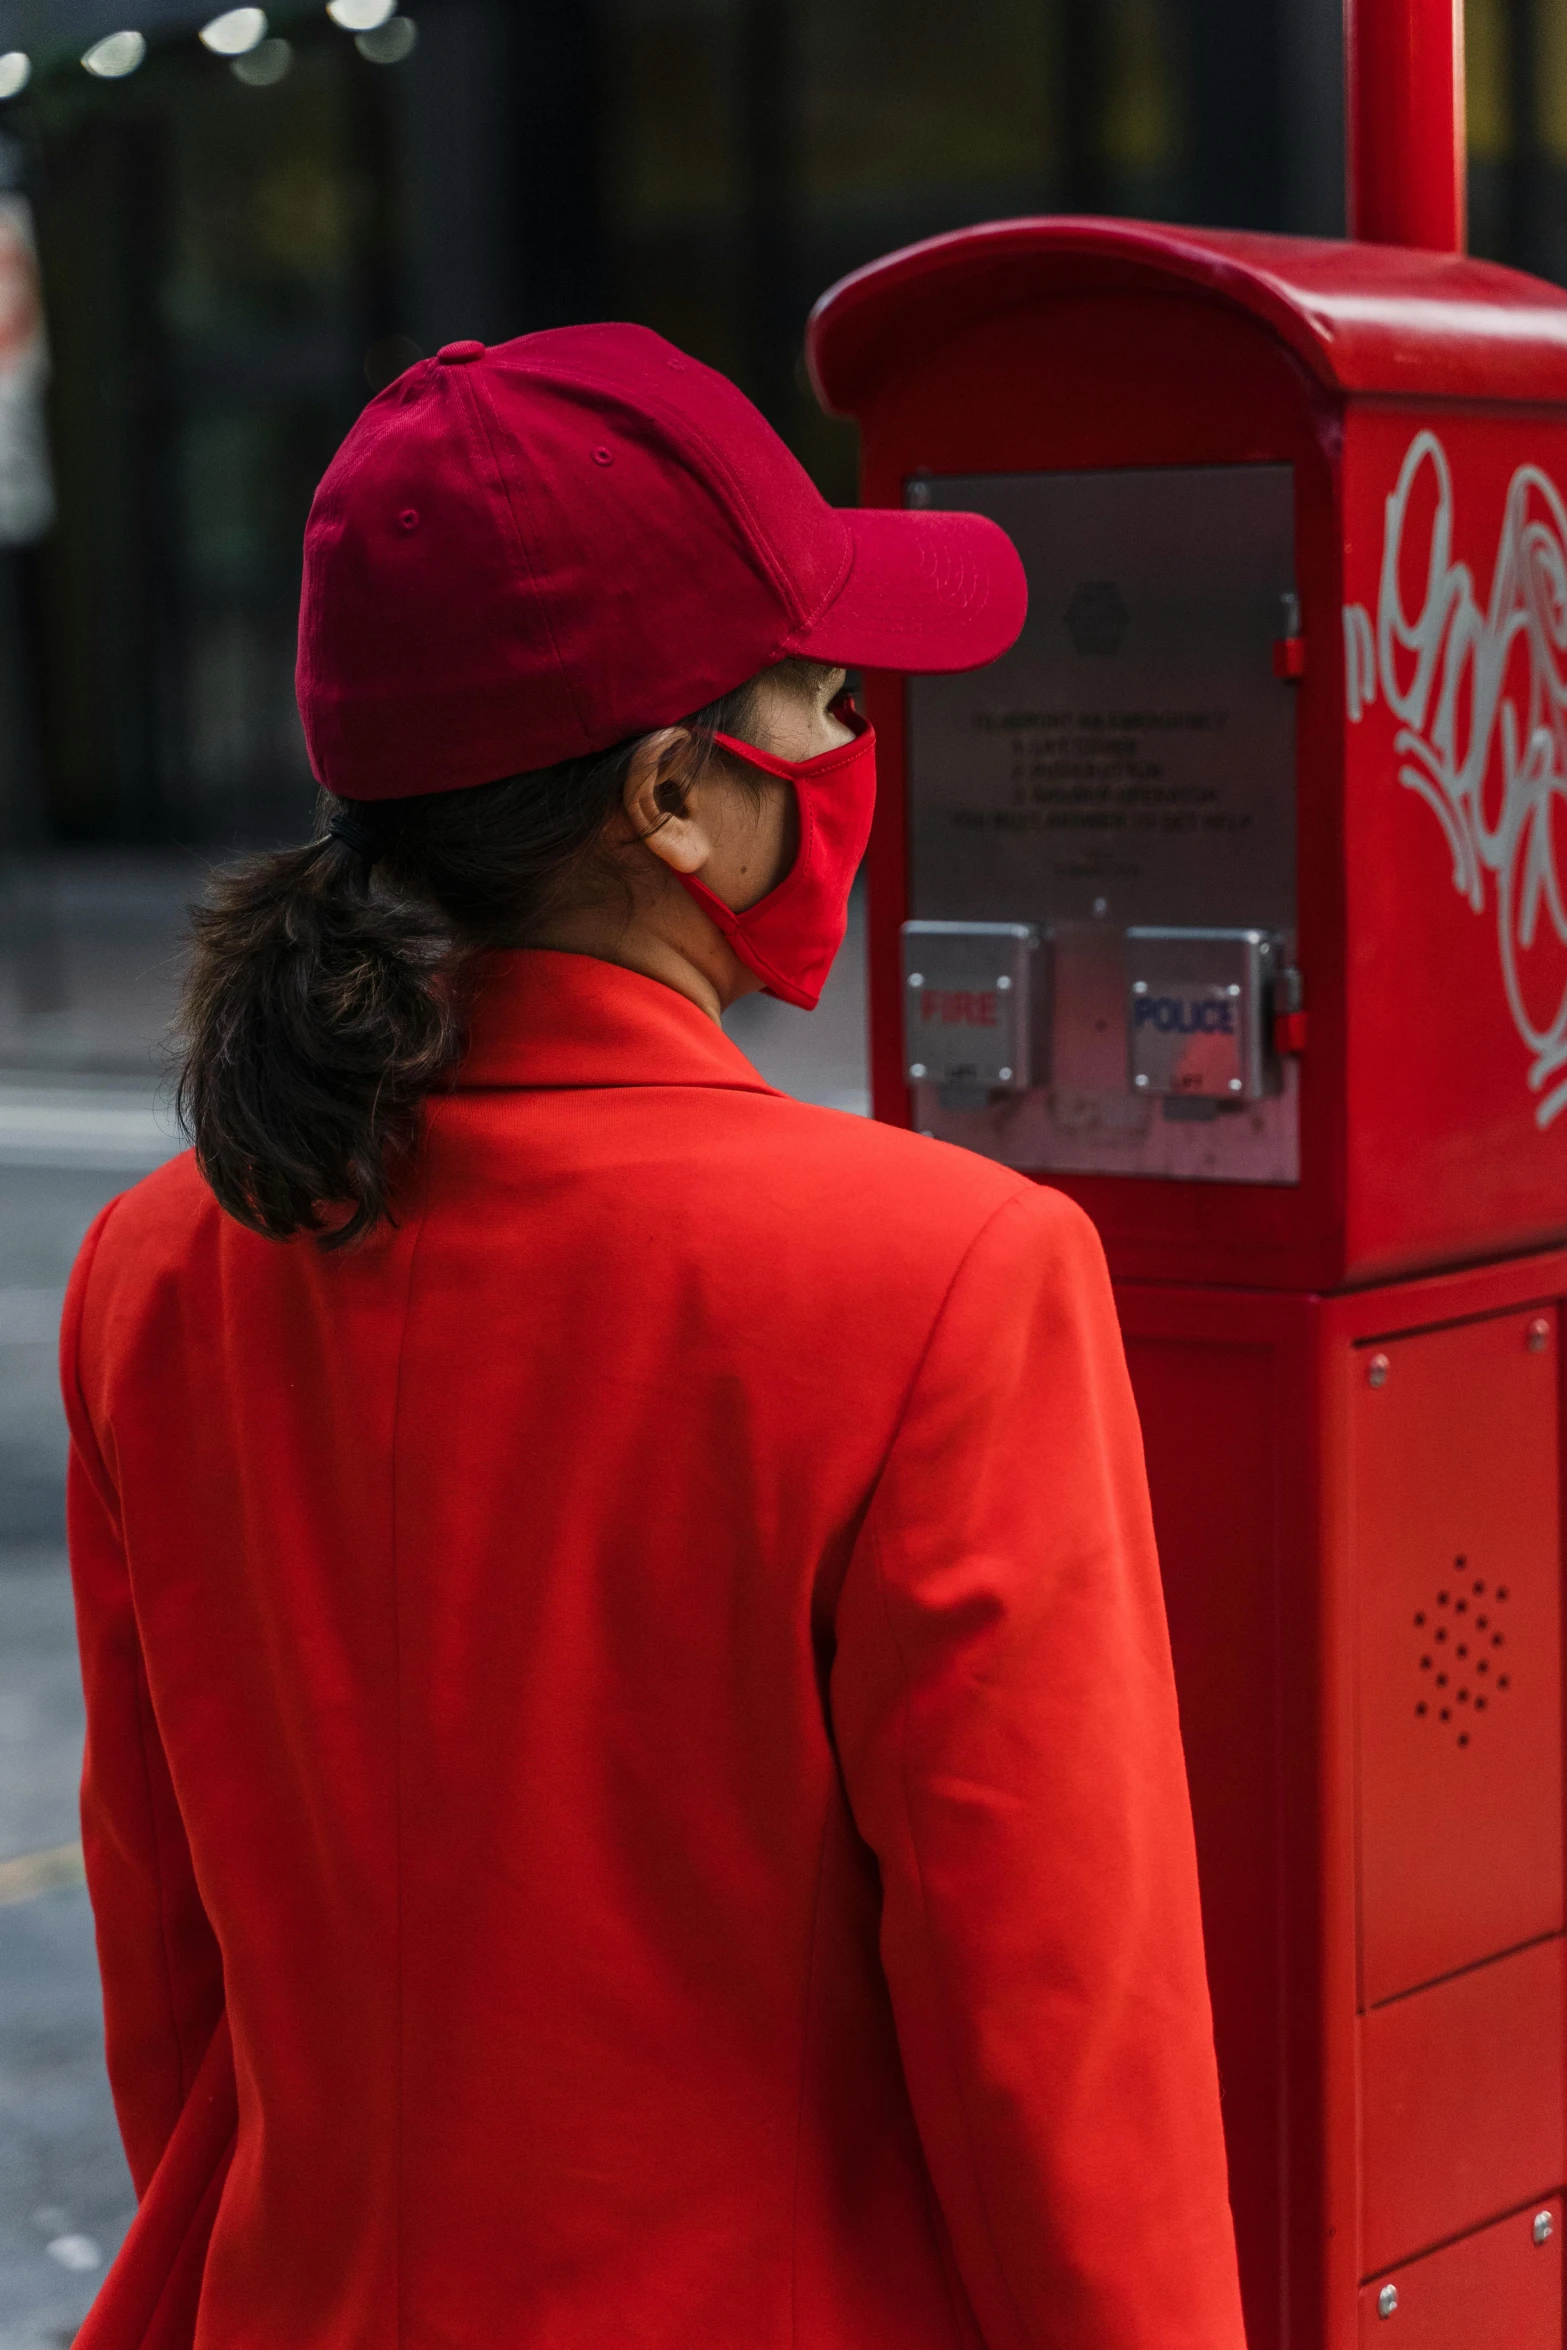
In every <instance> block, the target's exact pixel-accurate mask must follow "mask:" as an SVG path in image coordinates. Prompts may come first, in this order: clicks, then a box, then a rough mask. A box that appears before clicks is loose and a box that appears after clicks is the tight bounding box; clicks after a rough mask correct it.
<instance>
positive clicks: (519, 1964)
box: [64, 953, 1242, 2350]
mask: <svg viewBox="0 0 1567 2350" xmlns="http://www.w3.org/2000/svg"><path fill="white" fill-rule="evenodd" d="M64 1366H65V1390H66V1396H67V1401H68V1405H69V1409H70V1413H71V1418H72V1426H73V1430H74V1438H75V1445H74V1457H73V1464H72V1480H71V1496H70V1517H71V1543H72V1554H73V1562H74V1567H75V1574H76V1585H77V1594H78V1605H79V1613H80V1627H81V1644H82V1657H83V1664H84V1669H85V1676H86V1687H87V1706H88V1723H89V1740H88V1755H87V1765H86V1776H85V1783H84V1789H83V1820H84V1836H85V1843H86V1851H87V1866H88V1876H89V1882H90V1885H91V1888H92V1896H93V1903H94V1908H95V1911H96V1915H97V1922H98V1937H99V1952H100V1957H101V1961H102V1968H103V1979H104V1997H105V2005H106V2009H107V2016H108V2054H109V2068H110V2073H111V2077H112V2080H113V2085H114V2093H115V2099H116V2103H117V2107H118V2111H119V2115H120V2121H121V2125H122V2128H123V2131H124V2136H125V2143H126V2148H127V2151H128V2153H129V2156H130V2162H131V2168H132V2171H133V2173H134V2175H135V2179H136V2184H137V2187H138V2189H139V2190H140V2191H141V2194H142V2196H143V2203H142V2210H141V2214H140V2216H139V2218H138V2221H137V2224H136V2227H135V2228H134V2229H133V2231H132V2236H131V2239H130V2241H129V2243H128V2246H127V2250H126V2252H125V2254H123V2255H122V2258H121V2261H120V2263H119V2264H118V2265H117V2268H116V2270H115V2272H114V2274H113V2275H112V2276H111V2278H110V2280H109V2282H108V2284H107V2285H106V2287H105V2290H104V2294H103V2296H102V2297H101V2300H100V2304H99V2308H98V2311H97V2313H96V2315H95V2318H94V2319H93V2320H92V2321H91V2322H90V2324H89V2327H88V2330H87V2332H86V2333H85V2334H84V2335H83V2336H82V2337H81V2342H82V2344H83V2345H84V2346H86V2350H128V2346H129V2345H131V2344H133V2343H136V2344H139V2343H142V2342H151V2341H157V2342H159V2343H162V2342H169V2343H175V2342H185V2343H188V2342H189V2341H190V2340H191V2336H192V2329H193V2327H194V2332H195V2335H196V2337H197V2338H198V2340H199V2342H200V2345H201V2350H240V2346H241V2345H244V2346H245V2350H252V2346H253V2350H372V2346H374V2350H381V2346H385V2350H393V2346H394V2345H397V2344H403V2345H407V2346H408V2350H414V2346H417V2350H489V2346H493V2350H519V2346H526V2350H534V2346H537V2350H610V2346H611V2345H614V2346H617V2350H618V2346H621V2345H634V2346H635V2350H937V2346H938V2345H939V2346H940V2350H953V2346H954V2345H974V2344H979V2343H983V2344H986V2345H989V2346H990V2350H1025V2346H1027V2350H1042V2346H1045V2345H1050V2346H1056V2345H1059V2346H1060V2350H1239V2345H1240V2344H1241V2340H1242V2335H1241V2323H1240V2316H1239V2304H1238V2298H1237V2291H1236V2279H1235V2267H1234V2252H1233V2245H1232V2239H1231V2231H1230V2220H1229V2211H1228V2205H1227V2201H1226V2193H1225V2169H1224V2152H1223V2144H1222V2139H1221V2134H1220V2125H1219V2111H1218V2097H1217V2090H1216V2083H1215V2073H1214V2059H1213V2047H1212V2035H1211V2030H1210V2023H1209V2014H1208V2004H1207V1994H1206V1988H1205V1984H1204V1977H1203V1964H1202V1951H1201V1944H1200V1934H1199V1923H1198V1908H1197V1890H1196V1879H1195V1871H1194V1863H1193V1851H1192V1837H1191V1828H1190V1822H1189V1817H1188V1809H1187V1798H1186V1790H1185V1784H1184V1778H1183V1772H1182V1765H1181V1752H1180V1744H1179V1737H1178V1731H1177V1724H1176V1709H1175V1698H1174V1692H1173V1687H1172V1682H1171V1674H1170V1661H1169V1652H1168V1646H1167V1641H1166V1635H1165V1626H1164V1619H1163V1613H1162V1606H1161V1598H1160V1589H1159V1577H1158V1569H1157V1564H1156V1561H1155V1556H1154V1547H1153V1541H1152V1536H1151V1532H1150V1526H1149V1516H1148V1505H1147V1498H1146V1492H1145V1487H1144V1480H1143V1466H1142V1458H1141V1453H1140V1448H1139V1442H1138V1431H1137V1424H1136V1420H1135V1417H1134V1413H1133V1407H1132V1402H1131V1397H1130V1393H1129V1391H1128V1386H1127V1379H1126V1372H1125V1368H1124V1364H1123V1361H1122V1354H1121V1347H1120V1342H1119V1338H1118V1334H1117V1329H1116V1321H1115V1314H1114V1310H1113V1307H1112V1303H1111V1298H1110V1292H1109V1289H1108V1286H1107V1282H1106V1278H1105V1271H1104V1266H1103V1262H1102V1259H1101V1256H1100V1251H1099V1247H1098V1244H1097V1242H1096V1240H1095V1237H1094V1234H1093V1232H1092V1230H1091V1228H1090V1227H1089V1225H1088V1224H1087V1222H1086V1221H1085V1220H1084V1218H1083V1217H1082V1216H1081V1215H1080V1214H1079V1212H1078V1211H1077V1209H1076V1208H1074V1207H1072V1206H1071V1205H1069V1204H1068V1202H1067V1201H1066V1200H1064V1199H1063V1198H1061V1197H1060V1196H1059V1195H1058V1194H1056V1193H1054V1192H1051V1191H1046V1190H1041V1189H1039V1188H1038V1187H1036V1186H1035V1185H1033V1184H1031V1183H1029V1182H1026V1181H1025V1180H1023V1179H1022V1178H1020V1177H1018V1176H1017V1175H1014V1174H1012V1173H1010V1172H1008V1171H1007V1170H1006V1169H1003V1168H1000V1167H995V1166H992V1165H990V1164H989V1163H987V1162H986V1161H985V1160H983V1159H980V1158H977V1157H972V1156H969V1155H968V1154H966V1153H964V1152H961V1151H957V1150H951V1149H948V1148H947V1147H946V1146H945V1145H942V1144H938V1143H934V1142H928V1141H925V1140H922V1139H920V1138H918V1137H915V1136H912V1135H908V1134H903V1133H896V1132H893V1131H892V1130H890V1129H889V1128H887V1127H884V1126H877V1125H872V1124H870V1123H869V1122H867V1121H864V1120H861V1119H858V1118H852V1117H847V1116H843V1115H840V1114H837V1113H835V1112H832V1111H828V1110H819V1109H810V1108H806V1107H804V1106H802V1105H801V1104H799V1103H797V1102H794V1101H791V1100H789V1099H787V1098H785V1097H784V1096H782V1095H779V1094H777V1093H775V1092H774V1091H772V1089H771V1088H770V1087H768V1086H767V1085H765V1084H764V1083H763V1082H762V1080H761V1079H760V1078H759V1077H758V1076H757V1074H756V1072H755V1071H754V1070H753V1069H752V1068H751V1067H750V1065H749V1064H748V1063H747V1062H746V1061H745V1060H744V1059H743V1058H742V1056H741V1055H740V1053H739V1052H738V1051H736V1049H735V1047H734V1046H733V1045H732V1044H731V1043H730V1042H729V1041H728V1040H727V1038H725V1037H724V1035H723V1034H722V1033H721V1032H720V1031H719V1030H718V1029H717V1028H716V1027H715V1026H714V1025H713V1024H712V1023H711V1022H710V1021H708V1020H707V1019H705V1018H704V1017H703V1015H702V1014H701V1013H700V1012H698V1011H697V1010H696V1009H695V1008H694V1007H693V1006H692V1005H691V1004H689V1003H687V1002H686V1001H685V1000H684V999H683V998H682V997H680V996H678V995H676V994H674V993H673V992H672V991H671V990H670V989H668V988H665V987H662V986H660V985H658V984H657V983H655V982H654V981H652V980H649V979H644V978H641V977H638V976H637V975H635V974H633V973H629V972H626V971H623V970H619V969H617V968H615V967H613V966H611V965H609V964H606V963H601V962H597V961H593V960H590V959H588V958H586V957H579V956H573V955H561V954H548V953H519V954H511V955H505V956H499V957H497V958H496V959H495V965H494V970H493V974H492V976H491V979H490V981H489V984H488V988H487V992H486V994H485V996H484V998H483V999H482V1001H481V1004H480V1007H479V1011H478V1014H477V1016H476V1020H475V1029H474V1041H473V1046H472V1050H471V1052H470V1054H469V1057H468V1059H467V1061H466V1062H465V1064H464V1066H463V1070H462V1075H461V1080H460V1083H459V1085H458V1087H457V1089H456V1091H454V1092H453V1093H451V1094H450V1095H447V1096H445V1097H443V1098H442V1099H441V1100H439V1101H438V1102H437V1103H436V1104H435V1106H434V1107H433V1109H432V1111H431V1113H430V1118H429V1128H428V1139H427V1143H426V1146H425V1149H424V1152H423V1155H422V1160H421V1163H420V1165H419V1167H418V1169H417V1171H416V1174H415V1176H414V1177H413V1178H412V1179H411V1181H410V1184H409V1187H408V1196H407V1199H406V1203H405V1207H404V1210H403V1213H402V1215H401V1218H400V1221H399V1223H398V1226H397V1228H396V1229H395V1230H392V1231H385V1232H383V1233H381V1234H380V1235H378V1236H377V1237H375V1238H374V1239H373V1240H372V1241H371V1242H370V1243H369V1244H368V1245H366V1246H363V1247H360V1248H358V1249H354V1250H350V1251H347V1252H345V1253H343V1254H341V1255H326V1254H323V1253H322V1252H321V1251H320V1250H319V1249H318V1248H316V1247H315V1246H314V1245H313V1244H311V1243H310V1242H308V1241H298V1242H293V1243H287V1244H278V1243H276V1242H271V1241H267V1240H262V1239H259V1238H257V1237H256V1236H255V1235H254V1234H252V1233H249V1232H245V1231H243V1230H241V1229H240V1227H239V1226H238V1225H237V1224H234V1223H232V1222H231V1221H230V1220H229V1219H228V1218H227V1217H226V1216H224V1215H223V1214H222V1213H221V1212H220V1210H219V1209H218V1207H217V1206H216V1204H215V1203H214V1201H213V1200H212V1198H211V1197H210V1195H209V1194H208V1192H207V1191H206V1189H205V1187H204V1186H203V1184H202V1183H201V1181H200V1179H199V1177H198V1176H197V1174H196V1171H195V1168H194V1165H193V1163H192V1161H191V1160H190V1159H189V1158H188V1157H187V1158H183V1159H178V1160H176V1161H174V1162H173V1164H172V1165H170V1166H168V1167H166V1168H164V1169H163V1170H162V1171H161V1172H160V1173H158V1174H156V1175H153V1176H151V1177H149V1178H148V1180H147V1181H146V1182H145V1183H142V1184H139V1185H138V1186H137V1187H136V1189H135V1190H134V1191H132V1192H130V1193H128V1194H127V1195H126V1196H125V1197H124V1198H123V1199H121V1200H119V1201H117V1202H116V1203H115V1204H114V1205H112V1206H111V1207H110V1208H108V1209H107V1210H106V1211H105V1213H104V1214H103V1216H102V1217H101V1218H100V1219H99V1221H98V1223H97V1224H96V1225H95V1226H94V1228H93V1230H92V1232H91V1234H90V1235H89V1237H88V1240H87V1243H86V1245H85V1247H84V1248H83V1251H82V1255H81V1260H80V1262H79V1264H78V1267H77V1270H76V1274H75V1277H74V1280H73V1283H72V1288H71V1293H70V1299H69V1304H68V1309H67V1323H66V1334H65V1349H64ZM215 2033H216V2035H217V2037H216V2039H214V2034H215ZM230 2035H231V2036H232V2051H233V2053H232V2060H231V2059H230V2055H229V2037H230ZM204 2057H205V2064H204V2061H203V2060H204ZM236 2096H237V2130H235V2126H234V2124H235V2108H236ZM209 2237H210V2241H209Z"/></svg>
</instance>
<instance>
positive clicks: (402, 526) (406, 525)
mask: <svg viewBox="0 0 1567 2350" xmlns="http://www.w3.org/2000/svg"><path fill="white" fill-rule="evenodd" d="M397 527H398V529H399V530H417V529H418V527H419V509H418V507H417V506H405V507H404V508H403V510H402V512H401V514H399V515H398V517H397Z"/></svg>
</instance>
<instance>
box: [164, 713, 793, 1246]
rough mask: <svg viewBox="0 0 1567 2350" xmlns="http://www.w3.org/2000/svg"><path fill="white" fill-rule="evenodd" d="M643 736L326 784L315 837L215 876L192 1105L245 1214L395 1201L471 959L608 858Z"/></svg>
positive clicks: (734, 725) (367, 1216)
mask: <svg viewBox="0 0 1567 2350" xmlns="http://www.w3.org/2000/svg"><path fill="white" fill-rule="evenodd" d="M753 687H754V680H753V681H752V684H749V685H745V686H742V687H740V688H739V689H738V690H737V691H736V692H735V693H732V694H728V695H726V696H725V697H724V698H723V699H722V700H721V701H718V702H714V703H711V704H709V706H708V707H707V708H706V709H704V710H700V711H698V712H697V713H696V714H695V715H694V716H693V717H691V718H688V719H686V720H684V721H683V724H684V725H685V726H686V728H687V729H688V730H689V732H690V734H691V736H692V739H693V760H694V762H695V765H696V767H698V768H699V766H700V763H701V761H702V760H703V759H704V758H705V757H706V756H708V755H710V753H711V749H712V738H713V736H714V734H715V733H727V734H743V733H744V731H745V729H746V726H747V723H748V718H749V712H750V705H751V697H752V693H753ZM642 739H644V738H643V737H641V736H636V737H633V738H631V739H630V740H628V741H626V742H622V743H618V744H616V745H615V746H614V747H613V748H612V749H610V750H607V751H603V752H599V753H597V754H595V755H593V756H591V757H588V758H581V759H568V760H566V761H564V762H563V763H562V764H561V765H560V766H557V767H549V768H545V769H542V770H538V771H535V772H533V773H531V774H522V775H513V776H509V777H507V778H505V779H504V780H502V781H500V782H498V783H485V784H477V785H474V786H473V787H471V788H469V789H467V790H461V791H447V792H428V793H423V794H421V795H419V796H418V797H415V798H410V799H399V800H379V801H355V802H352V803H350V802H347V801H341V800H336V799H333V798H332V797H331V795H330V794H328V793H323V794H322V796H321V806H320V823H319V829H318V832H317V835H316V837H315V838H314V839H313V840H310V841H307V842H305V843H304V844H303V845H302V846H300V847H296V848H288V849H280V850H277V851H276V852H274V853H272V854H269V855H264V856H256V857H251V858H248V859H247V860H246V861H245V862H243V863H242V864H240V865H237V866H235V867H232V868H230V869H229V870H228V871H226V872H221V873H219V874H217V875H216V876H215V877H214V879H213V881H212V883H211V885H210V887H209V889H208V893H207V898H206V902H205V903H204V904H203V905H201V906H199V907H197V908H196V909H194V911H193V914H192V934H193V950H192V955H191V961H190V967H189V971H188V974H187V978H186V983H185V991H184V1000H183V1007H182V1022H181V1026H182V1040H183V1051H182V1056H181V1068H180V1077H179V1110H180V1117H181V1119H182V1121H183V1124H184V1127H185V1130H186V1132H187V1134H188V1135H189V1136H190V1138H191V1141H192V1142H193V1143H194V1145H195V1150H196V1160H197V1164H198V1166H199V1167H200V1169H201V1172H202V1174H203V1175H204V1176H205V1177H206V1180H207V1182H208V1183H209V1184H210V1185H211V1187H212V1190H213V1192H214V1193H215V1194H216V1196H217V1198H218V1200H219V1202H220V1204H221V1205H222V1206H223V1207H224V1208H226V1209H227V1210H228V1212H229V1214H230V1215H231V1216H234V1217H237V1218H238V1220H239V1222H240V1223H242V1224H247V1225H249V1226H250V1228H251V1229H252V1230H253V1231H256V1232H261V1233H265V1234H267V1235H268V1236H269V1237H270V1238H272V1239H275V1240H286V1239H290V1238H292V1237H293V1236H294V1235H296V1234H298V1233H304V1232H309V1233H314V1234H315V1235H316V1237H317V1238H318V1240H319V1241H320V1242H321V1244H322V1245H323V1246H324V1247H327V1248H336V1247H341V1246H343V1245H344V1244H345V1243H347V1242H350V1241H354V1240H357V1239H359V1238H360V1237H361V1236H362V1235H363V1234H365V1233H367V1232H369V1231H370V1230H371V1229H372V1228H373V1227H374V1226H375V1225H377V1224H378V1223H380V1222H382V1221H383V1220H385V1219H389V1218H390V1217H391V1215H392V1203H393V1194H394V1191H395V1186H396V1183H397V1179H398V1175H399V1171H400V1169H401V1168H402V1167H403V1166H404V1165H405V1164H406V1162H407V1161H408V1160H409V1158H410V1157H411V1156H412V1154H413V1152H414V1149H415V1147H416V1144H417V1140H418V1133H419V1126H420V1114H421V1110H422V1106H423V1103H424V1101H425V1097H426V1096H427V1095H428V1094H429V1093H430V1092H431V1091H432V1090H434V1089H435V1088H437V1087H439V1086H441V1085H443V1084H445V1083H448V1082H449V1081H450V1079H451V1077H452V1075H453V1073H454V1071H455V1069H456V1065H457V1063H458V1061H459V1060H460V1059H461V1057H462V1052H463V1048H464V1045H465V1042H466V1031H465V1004H466V995H467V981H468V978H469V975H470V973H471V969H472V965H473V963H474V960H475V958H476V957H477V956H478V955H479V954H480V953H482V952H483V951H484V950H485V949H487V948H494V947H507V946H518V945H522V944H524V943H526V940H527V937H528V934H529V931H530V929H532V928H534V927H535V926H536V925H537V924H538V923H539V922H540V921H541V920H542V919H543V918H544V917H546V916H547V915H548V914H549V913H550V912H551V911H552V909H553V908H554V907H555V906H556V905H557V904H558V903H559V902H561V901H562V899H563V898H565V897H566V896H567V895H568V894H569V893H570V891H571V889H572V887H573V885H574V884H576V883H578V880H579V876H580V875H581V873H582V869H583V867H584V866H585V865H586V864H587V863H588V862H589V861H590V860H593V859H595V858H597V859H601V860H602V859H605V851H604V847H603V833H604V827H605V825H606V823H607V822H608V821H609V819H610V817H611V816H612V815H613V814H614V812H615V810H616V809H617V808H619V807H620V805H621V804H622V795H623V793H624V790H625V783H626V777H627V773H628V771H629V769H630V765H631V760H632V756H633V753H634V752H635V750H636V747H637V743H638V742H639V741H641V740H642ZM334 826H335V827H336V828H337V829H334ZM611 869H612V868H611V867H610V866H609V865H608V863H607V861H606V873H608V872H609V871H610V870H611ZM627 886H629V885H627ZM628 904H629V901H628Z"/></svg>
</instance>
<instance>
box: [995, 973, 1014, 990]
mask: <svg viewBox="0 0 1567 2350" xmlns="http://www.w3.org/2000/svg"><path fill="white" fill-rule="evenodd" d="M1011 985H1012V982H1011V980H1010V979H1009V978H1008V977H1007V975H1006V973H1005V972H1004V971H1003V972H1002V974H1001V977H1000V978H999V979H998V980H997V981H996V986H997V988H998V989H999V990H1000V992H1001V994H1002V995H1005V994H1006V992H1007V989H1008V988H1009V987H1010V986H1011Z"/></svg>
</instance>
